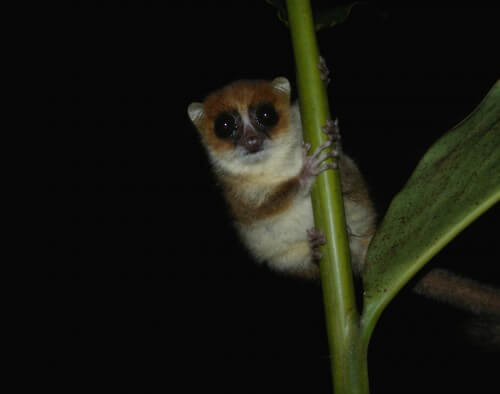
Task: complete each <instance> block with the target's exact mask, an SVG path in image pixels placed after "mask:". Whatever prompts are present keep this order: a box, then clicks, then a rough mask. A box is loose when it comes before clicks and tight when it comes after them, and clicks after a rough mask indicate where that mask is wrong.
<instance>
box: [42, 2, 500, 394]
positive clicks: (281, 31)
mask: <svg viewBox="0 0 500 394" xmlns="http://www.w3.org/2000/svg"><path fill="white" fill-rule="evenodd" d="M313 4H316V3H313ZM48 11H49V12H48V14H49V18H48V19H47V24H46V26H45V30H46V31H48V32H49V36H48V37H47V41H46V43H45V45H44V46H43V51H44V56H45V59H47V60H48V62H47V63H48V64H50V72H49V73H48V74H47V77H46V82H47V83H48V88H47V96H46V97H45V98H44V99H45V100H46V101H47V104H48V107H49V111H48V112H47V119H46V120H45V122H46V123H45V127H46V130H47V132H46V143H47V146H48V150H47V151H46V152H47V156H46V159H47V161H48V162H49V163H50V167H49V171H47V180H46V187H47V191H48V193H49V204H48V205H47V207H46V209H45V210H46V213H47V214H48V216H49V223H50V225H49V227H48V229H47V235H48V244H47V246H48V249H49V256H50V260H49V262H48V263H47V264H46V265H44V267H46V270H45V276H44V278H43V285H44V287H45V289H44V294H47V295H48V299H47V300H46V302H45V303H44V305H45V306H44V308H43V322H42V324H41V326H43V327H46V328H47V335H46V336H44V338H43V341H42V342H43V344H44V345H45V346H46V351H45V353H44V354H46V357H44V358H43V361H42V367H43V368H44V369H45V368H46V369H45V370H46V371H47V373H46V374H44V377H45V379H46V383H47V384H48V385H49V386H50V387H53V388H54V389H56V388H57V389H62V390H64V391H65V392H75V391H78V390H84V391H88V390H89V389H96V388H99V389H103V390H104V391H106V392H191V391H192V390H195V389H196V390H207V391H208V390H215V391H216V392H228V393H233V392H259V393H278V392H283V393H292V392H303V393H319V392H321V393H327V392H331V388H330V375H329V360H328V351H327V344H326V334H325V329H324V317H323V309H322V299H321V291H320V288H319V286H318V285H317V284H313V283H306V282H302V281H297V280H293V279H290V278H283V277H279V276H277V275H275V274H273V273H271V272H269V271H268V270H267V268H266V267H261V266H257V265H256V264H254V263H253V262H252V260H251V258H250V257H249V256H248V254H247V253H246V252H245V250H244V249H243V247H242V245H241V244H240V242H239V241H238V239H237V237H236V235H235V234H234V232H233V230H232V227H231V222H230V220H229V218H228V216H227V212H226V209H225V206H224V203H223V201H222V199H221V197H220V195H219V192H218V190H217V187H216V186H215V184H214V178H213V176H212V174H211V172H210V169H209V164H208V161H207V158H206V156H205V153H204V151H203V147H202V146H201V144H200V141H199V139H198V136H197V134H196V131H195V130H194V128H193V127H192V126H191V124H190V122H189V119H188V117H187V114H186V108H187V106H188V104H189V103H190V102H192V101H201V100H202V99H203V97H204V96H205V95H206V94H208V93H209V92H210V91H211V90H213V89H215V88H218V87H220V86H222V85H223V84H225V83H227V82H230V81H233V80H236V79H240V78H263V79H272V78H274V77H276V76H279V75H283V76H286V77H288V78H289V79H290V81H292V85H293V89H294V90H295V83H294V63H293V53H292V48H291V44H290V39H289V32H288V30H287V28H286V27H285V26H284V25H283V24H282V23H281V22H279V21H278V19H277V18H276V14H275V11H274V9H273V8H272V7H270V6H268V5H267V4H266V3H265V2H264V1H212V2H208V1H207V2H205V1H198V2H194V1H188V2H178V3H175V5H174V4H173V3H172V2H158V3H157V2H153V1H150V2H140V3H134V2H126V1H121V2H88V1H86V2H68V3H67V4H66V5H65V6H64V7H63V8H57V9H54V10H48ZM56 12H57V14H56ZM498 16H499V9H498V8H496V9H495V8H491V7H490V8H466V7H465V6H464V7H463V8H424V7H420V6H416V5H415V7H413V8H410V7H409V6H408V7H392V6H389V5H384V4H382V3H377V5H373V4H370V3H368V4H366V5H363V6H359V7H358V8H356V9H355V11H354V12H353V15H352V16H351V17H350V18H349V20H348V21H347V22H346V23H345V24H343V25H341V26H338V27H337V28H335V29H331V30H328V31H325V32H321V33H319V36H318V39H319V45H320V48H321V52H322V54H323V56H324V57H325V58H326V61H327V63H328V65H329V67H330V69H331V71H332V74H333V77H332V78H333V80H332V83H331V84H330V86H329V95H330V104H331V107H332V111H333V113H334V114H335V115H337V116H338V117H339V118H340V122H341V131H342V134H343V138H344V149H345V150H346V151H347V152H348V153H349V154H350V155H351V156H352V157H354V158H355V159H356V161H357V162H358V163H359V166H360V168H361V169H362V171H363V173H364V174H365V176H366V179H367V182H368V184H369V186H370V189H371V191H372V195H373V198H374V200H375V203H376V206H377V209H378V211H379V212H380V216H383V212H384V211H385V209H386V208H387V206H388V204H389V202H390V200H391V198H392V197H393V196H394V194H395V193H396V192H397V191H398V190H399V189H400V188H401V187H402V186H403V185H404V182H405V180H406V179H407V178H408V177H409V175H410V173H411V171H412V169H413V168H414V167H415V166H416V164H417V162H418V159H419V157H421V155H422V154H423V153H424V152H425V150H426V149H427V148H428V147H429V146H430V144H431V143H432V142H433V141H435V140H436V139H437V138H438V137H439V136H440V135H442V133H444V132H445V131H446V130H448V129H449V128H451V127H452V126H453V125H455V124H456V123H457V122H459V121H460V120H462V119H463V118H464V117H465V116H466V115H468V114H469V113H470V112H471V111H472V110H473V109H474V107H475V106H476V105H477V104H478V103H479V102H480V100H481V99H482V98H483V97H484V96H485V94H486V93H487V92H488V90H489V89H490V88H491V86H492V85H493V83H494V82H495V81H496V80H497V79H498V76H499V70H500V61H499V56H498V49H495V48H497V45H498ZM499 224H500V223H499V220H498V215H494V214H493V211H490V212H488V213H487V214H486V215H484V216H483V217H481V218H480V219H478V220H477V221H476V222H475V223H474V224H473V225H472V226H470V227H469V228H468V229H466V230H465V231H464V232H463V233H462V234H461V235H460V236H459V237H458V238H457V239H456V240H455V241H454V242H453V243H451V244H450V245H449V246H447V247H446V248H445V249H444V250H443V251H442V252H441V253H440V254H439V255H438V256H436V257H435V258H434V259H433V261H432V262H431V263H430V264H431V265H432V266H444V267H453V268H454V269H455V270H456V271H458V272H461V273H464V274H467V275H470V276H472V277H474V278H477V279H481V280H484V281H487V282H489V283H492V284H496V285H499V284H500V280H499V275H498V274H499V269H498V262H499V261H500V255H499V251H498V245H497V243H498V226H499ZM466 320H467V316H466V315H465V314H462V313H461V312H458V311H454V310H451V309H450V308H447V307H445V306H442V305H439V304H436V303H433V302H430V301H427V300H423V299H421V298H418V297H416V296H413V295H412V294H411V293H410V292H409V291H403V293H402V294H401V295H399V296H398V297H397V298H396V299H395V300H394V302H393V303H392V304H391V305H390V306H389V307H388V309H387V310H386V311H385V312H384V314H383V316H382V318H381V320H380V321H379V323H378V325H377V328H376V330H375V333H374V336H373V338H372V343H371V345H370V354H369V367H370V382H371V386H372V392H373V393H386V392H394V393H410V392H411V393H424V392H425V393H443V392H455V393H457V392H460V393H472V392H474V393H481V392H494V391H495V389H497V388H498V384H497V381H498V378H497V376H496V374H495V373H492V369H493V367H494V366H495V364H496V367H498V354H497V353H494V352H484V351H483V350H482V349H481V348H478V347H476V346H475V345H474V344H473V343H471V342H470V341H469V340H468V339H467V338H466V337H465V336H464V334H463V331H462V325H463V323H464V322H466Z"/></svg>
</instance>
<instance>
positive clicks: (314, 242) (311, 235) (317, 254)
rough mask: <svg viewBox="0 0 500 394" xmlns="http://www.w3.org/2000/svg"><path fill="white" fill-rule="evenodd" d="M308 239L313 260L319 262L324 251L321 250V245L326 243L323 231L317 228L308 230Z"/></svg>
mask: <svg viewBox="0 0 500 394" xmlns="http://www.w3.org/2000/svg"><path fill="white" fill-rule="evenodd" d="M307 240H308V242H309V246H310V247H311V255H312V259H313V262H315V263H318V262H319V261H320V260H321V258H322V257H323V253H321V251H320V250H319V248H320V246H323V245H324V244H325V243H326V239H325V236H324V235H323V233H322V232H321V231H319V230H317V229H315V228H311V229H309V230H307Z"/></svg>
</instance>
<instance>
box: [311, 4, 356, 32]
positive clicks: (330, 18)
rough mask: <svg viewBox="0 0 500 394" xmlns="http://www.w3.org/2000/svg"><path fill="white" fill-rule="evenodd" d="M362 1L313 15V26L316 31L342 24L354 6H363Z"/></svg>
mask: <svg viewBox="0 0 500 394" xmlns="http://www.w3.org/2000/svg"><path fill="white" fill-rule="evenodd" d="M363 3H365V2H364V1H355V2H353V3H351V4H346V5H341V6H338V7H335V8H331V9H328V10H325V11H322V12H319V13H317V14H315V15H314V25H315V28H316V31H319V30H322V29H325V28H328V27H334V26H337V25H338V24H340V23H344V22H345V20H346V19H347V18H348V17H349V15H350V14H351V12H352V9H353V8H354V6H356V5H359V4H363Z"/></svg>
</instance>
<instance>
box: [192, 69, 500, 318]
mask: <svg viewBox="0 0 500 394" xmlns="http://www.w3.org/2000/svg"><path fill="white" fill-rule="evenodd" d="M188 113H189V116H190V118H191V120H192V121H193V123H194V124H195V125H196V127H197V129H198V131H199V132H200V135H201V137H202V140H203V143H204V145H205V147H206V149H207V151H208V154H209V157H210V160H211V162H212V164H213V166H214V169H215V172H216V174H217V177H218V179H219V180H220V183H221V185H222V188H223V191H224V194H225V197H226V200H227V202H228V204H229V206H230V208H231V211H232V215H233V217H234V219H235V222H236V227H237V228H238V231H239V232H240V234H241V237H242V239H243V241H244V243H245V244H246V246H247V247H248V249H249V250H250V251H251V253H252V254H253V255H254V257H255V258H256V260H258V261H266V262H267V263H268V264H269V266H270V267H271V268H273V269H275V270H277V271H281V272H285V273H291V274H294V275H299V276H303V277H308V278H315V277H318V274H319V270H318V267H317V263H316V261H315V260H317V258H318V249H317V247H318V246H319V245H320V244H321V241H322V239H321V238H322V236H321V235H320V234H318V233H317V232H315V231H311V229H312V228H313V227H314V223H313V213H312V205H311V200H310V191H311V187H312V185H313V182H314V179H315V176H316V175H317V174H319V173H320V172H322V171H326V170H328V169H330V168H334V165H333V164H327V162H328V161H325V160H327V159H328V158H330V157H332V156H337V155H336V154H335V152H334V153H326V152H327V148H328V147H329V146H330V145H331V142H332V139H334V138H335V137H336V134H335V132H336V130H335V127H334V126H335V125H334V124H332V123H330V127H329V128H327V130H326V131H327V132H329V137H330V138H329V140H328V142H327V143H325V144H323V145H322V146H320V147H319V148H318V149H317V150H316V151H315V152H314V153H313V154H312V155H309V154H308V150H309V147H308V146H307V145H305V144H304V143H303V137H302V126H301V122H300V113H299V108H298V105H296V104H295V105H290V84H289V82H288V81H287V80H286V79H285V78H276V79H274V80H273V81H272V82H266V81H237V82H234V83H232V84H230V85H228V86H226V87H224V88H222V89H221V90H218V91H216V92H214V93H212V94H211V95H209V96H208V97H207V98H206V99H205V101H204V102H203V103H193V104H191V105H190V106H189V109H188ZM338 162H339V165H338V167H339V169H340V173H341V180H342V193H343V198H344V206H345V213H346V224H347V228H348V233H349V243H350V249H351V256H352V265H353V269H354V272H355V273H356V274H358V275H359V274H360V273H361V270H362V267H363V263H364V259H365V254H366V250H367V248H368V245H369V243H370V241H371V238H372V236H373V234H374V232H375V211H374V209H373V206H372V203H371V200H370V198H369V195H368V192H367V189H366V186H365V183H364V181H363V178H362V176H361V174H360V172H359V170H358V168H357V167H356V165H355V164H354V162H353V161H352V160H351V159H350V158H349V157H348V156H346V155H345V154H344V153H342V154H341V155H340V156H339V159H338ZM454 278H456V277H454ZM447 279H449V278H447V277H446V275H443V274H442V272H441V271H435V272H434V273H433V272H432V271H431V272H430V273H429V274H428V275H427V277H425V278H424V279H423V280H422V281H421V282H420V285H417V288H416V289H417V290H420V292H422V293H425V294H430V295H431V296H434V297H436V298H438V299H442V300H445V301H447V302H449V303H451V304H454V305H457V306H460V307H464V306H465V308H466V309H469V310H472V311H473V312H478V313H481V312H482V311H483V309H484V308H486V310H488V311H490V310H491V309H492V308H493V310H495V309H496V310H497V311H499V312H498V313H499V314H500V297H499V296H498V292H497V291H496V290H492V289H490V288H486V293H485V295H484V297H482V298H481V297H479V298H478V302H477V303H476V304H474V305H473V306H467V305H462V303H464V300H463V299H462V298H463V297H462V298H460V296H459V297H458V298H459V299H458V300H455V298H456V297H453V293H454V290H453V289H451V290H450V291H448V292H444V293H446V295H443V294H442V293H443V291H442V290H443V288H444V287H446V283H444V282H446V281H447ZM443 281H444V282H443ZM448 282H449V281H448ZM459 282H460V280H459ZM469 282H470V283H473V284H474V285H476V283H475V282H472V281H469ZM443 283H444V284H443ZM464 283H465V286H468V282H464ZM454 284H456V283H454ZM433 289H438V290H439V291H434V290H433ZM459 293H460V292H459ZM462 293H464V292H462ZM465 293H466V292H465ZM450 294H452V295H451V296H450ZM457 294H458V293H457ZM465 303H466V302H465ZM483 307H484V308H483ZM481 308H483V309H481Z"/></svg>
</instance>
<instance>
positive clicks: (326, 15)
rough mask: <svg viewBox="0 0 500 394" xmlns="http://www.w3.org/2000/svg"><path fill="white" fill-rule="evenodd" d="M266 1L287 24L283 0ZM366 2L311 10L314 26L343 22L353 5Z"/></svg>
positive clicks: (318, 27) (316, 27)
mask: <svg viewBox="0 0 500 394" xmlns="http://www.w3.org/2000/svg"><path fill="white" fill-rule="evenodd" d="M266 3H269V4H271V5H272V6H273V7H275V8H276V9H277V10H278V19H279V20H280V21H282V22H283V23H284V24H285V25H287V26H288V14H287V10H286V5H285V0H266ZM363 3H366V2H365V1H354V2H352V3H350V4H346V5H340V6H337V7H334V8H330V9H323V10H319V11H317V10H313V13H314V27H315V29H316V31H319V30H322V29H325V28H328V27H334V26H336V25H338V24H340V23H343V22H344V21H345V20H346V19H347V18H348V17H349V15H350V14H351V12H352V9H353V8H354V6H355V5H359V4H363Z"/></svg>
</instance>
